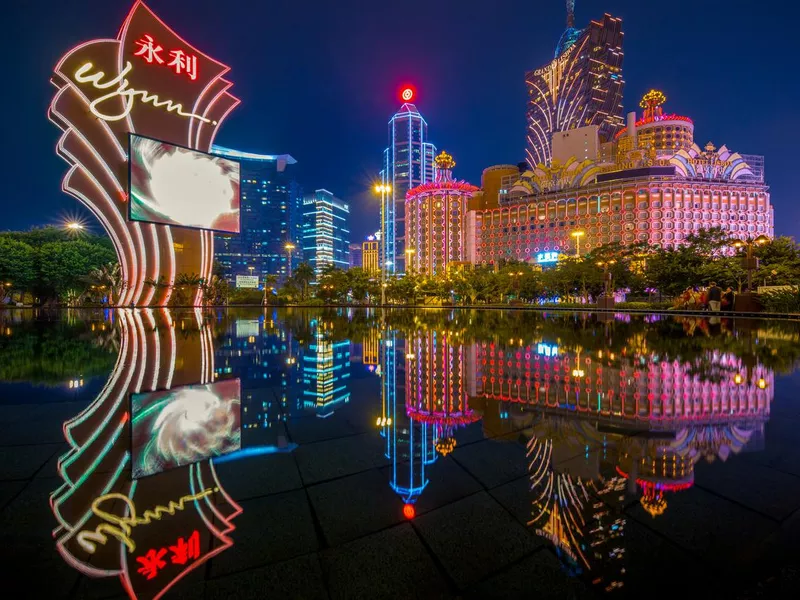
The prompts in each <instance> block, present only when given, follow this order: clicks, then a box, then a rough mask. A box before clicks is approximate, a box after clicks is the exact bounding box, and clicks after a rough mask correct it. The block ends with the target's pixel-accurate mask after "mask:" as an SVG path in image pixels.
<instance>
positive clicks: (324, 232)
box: [303, 190, 350, 275]
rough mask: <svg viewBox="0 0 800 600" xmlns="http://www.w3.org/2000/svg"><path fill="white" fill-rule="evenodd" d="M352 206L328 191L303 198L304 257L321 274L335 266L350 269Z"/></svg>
mask: <svg viewBox="0 0 800 600" xmlns="http://www.w3.org/2000/svg"><path fill="white" fill-rule="evenodd" d="M349 218H350V207H349V206H348V205H347V204H345V203H344V202H342V201H341V200H339V198H337V197H336V196H334V195H333V194H332V193H331V192H329V191H328V190H317V191H315V192H314V193H313V194H309V195H307V196H306V197H305V198H303V260H305V261H306V262H307V263H308V264H310V265H311V266H312V267H314V272H315V273H316V274H317V275H319V274H320V272H321V271H322V269H323V268H324V267H326V266H328V265H333V266H334V267H338V268H339V269H348V268H350V226H349V223H348V221H349Z"/></svg>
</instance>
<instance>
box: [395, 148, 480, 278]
mask: <svg viewBox="0 0 800 600" xmlns="http://www.w3.org/2000/svg"><path fill="white" fill-rule="evenodd" d="M435 164H436V170H435V175H434V181H433V182H432V183H426V184H423V185H420V186H417V187H415V188H413V189H412V190H409V192H408V194H407V195H406V251H407V252H408V253H409V256H408V258H409V259H410V260H409V262H408V264H409V266H410V272H413V273H415V274H421V275H430V276H433V275H443V274H445V273H446V272H447V267H448V264H450V263H451V262H463V261H465V260H466V254H467V210H468V208H469V206H468V205H469V201H470V199H471V198H472V196H473V194H474V193H475V192H477V191H478V188H477V187H475V186H474V185H470V184H469V183H466V182H465V181H456V180H454V179H453V175H452V169H453V167H454V166H455V164H456V163H455V161H454V160H453V157H452V156H450V155H449V154H447V153H446V152H442V153H441V154H439V156H437V157H436V160H435Z"/></svg>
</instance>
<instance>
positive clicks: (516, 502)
mask: <svg viewBox="0 0 800 600" xmlns="http://www.w3.org/2000/svg"><path fill="white" fill-rule="evenodd" d="M489 493H490V494H491V495H492V497H493V498H494V499H495V500H497V501H498V502H499V503H500V504H501V505H502V506H503V507H504V508H505V509H506V510H507V511H508V512H510V513H511V514H512V515H514V517H515V518H516V519H517V521H519V522H520V524H521V525H524V526H527V525H528V521H530V520H531V501H532V498H531V482H530V480H529V479H528V478H527V477H520V478H519V479H515V480H514V481H509V482H508V483H506V484H503V485H500V486H497V487H496V488H493V489H491V490H489Z"/></svg>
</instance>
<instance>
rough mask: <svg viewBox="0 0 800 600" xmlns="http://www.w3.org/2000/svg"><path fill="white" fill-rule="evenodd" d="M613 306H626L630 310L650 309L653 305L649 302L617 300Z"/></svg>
mask: <svg viewBox="0 0 800 600" xmlns="http://www.w3.org/2000/svg"><path fill="white" fill-rule="evenodd" d="M614 308H628V309H631V310H652V309H653V305H652V304H651V303H650V302H617V303H616V304H615V305H614Z"/></svg>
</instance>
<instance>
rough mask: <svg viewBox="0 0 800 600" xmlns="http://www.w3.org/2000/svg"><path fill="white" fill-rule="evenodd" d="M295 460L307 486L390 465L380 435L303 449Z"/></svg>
mask: <svg viewBox="0 0 800 600" xmlns="http://www.w3.org/2000/svg"><path fill="white" fill-rule="evenodd" d="M295 457H296V458H297V465H298V467H299V468H300V474H301V476H302V477H303V481H304V482H305V484H306V485H310V484H313V483H317V482H320V481H325V480H327V479H334V478H336V477H343V476H346V475H352V474H354V473H358V472H360V471H366V470H368V469H372V468H374V467H379V466H383V465H385V464H386V463H387V462H388V459H387V458H386V456H385V455H384V450H383V438H381V437H380V436H379V435H378V434H377V432H376V433H365V434H362V435H354V436H350V437H346V438H340V439H337V440H328V441H325V442H318V443H316V444H308V445H306V446H300V447H299V448H298V449H297V450H295Z"/></svg>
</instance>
